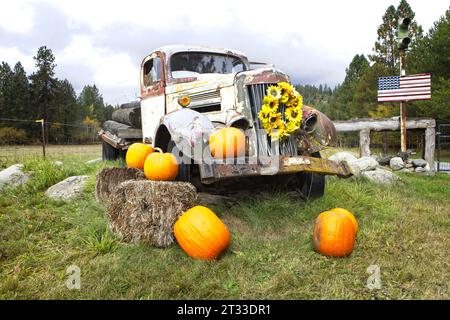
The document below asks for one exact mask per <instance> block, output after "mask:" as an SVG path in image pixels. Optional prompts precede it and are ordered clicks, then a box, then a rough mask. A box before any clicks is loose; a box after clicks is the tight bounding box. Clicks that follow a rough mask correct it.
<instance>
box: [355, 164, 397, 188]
mask: <svg viewBox="0 0 450 320" xmlns="http://www.w3.org/2000/svg"><path fill="white" fill-rule="evenodd" d="M362 176H363V177H364V178H366V179H368V180H370V181H372V182H375V183H378V184H384V185H391V184H393V183H395V182H398V181H401V179H400V177H398V176H397V175H395V174H394V173H393V172H392V171H389V170H386V169H382V168H377V169H375V170H372V171H364V172H363V173H362Z"/></svg>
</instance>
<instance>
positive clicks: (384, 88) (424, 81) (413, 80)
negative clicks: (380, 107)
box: [378, 73, 431, 102]
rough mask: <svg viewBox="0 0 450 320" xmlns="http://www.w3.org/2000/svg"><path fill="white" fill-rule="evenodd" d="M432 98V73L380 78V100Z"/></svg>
mask: <svg viewBox="0 0 450 320" xmlns="http://www.w3.org/2000/svg"><path fill="white" fill-rule="evenodd" d="M412 100H431V74H429V73H420V74H411V75H408V76H402V77H400V76H394V77H380V78H378V102H396V101H412Z"/></svg>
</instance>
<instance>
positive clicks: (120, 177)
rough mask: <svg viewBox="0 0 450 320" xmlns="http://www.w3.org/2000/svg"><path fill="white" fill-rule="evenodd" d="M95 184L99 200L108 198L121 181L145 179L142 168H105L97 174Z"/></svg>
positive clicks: (96, 195) (96, 196)
mask: <svg viewBox="0 0 450 320" xmlns="http://www.w3.org/2000/svg"><path fill="white" fill-rule="evenodd" d="M96 178H97V179H96V180H97V181H96V184H95V198H96V199H97V201H99V202H100V201H106V200H108V198H109V196H110V195H111V194H115V191H116V189H117V187H118V186H119V184H120V183H122V182H124V181H127V180H144V179H145V176H144V173H143V172H142V171H141V170H138V169H133V168H105V169H103V170H102V171H100V172H99V173H98V174H97V177H96Z"/></svg>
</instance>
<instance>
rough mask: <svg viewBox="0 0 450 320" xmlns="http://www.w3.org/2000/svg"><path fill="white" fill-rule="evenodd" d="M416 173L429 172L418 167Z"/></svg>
mask: <svg viewBox="0 0 450 320" xmlns="http://www.w3.org/2000/svg"><path fill="white" fill-rule="evenodd" d="M415 172H417V173H421V172H427V170H425V168H422V167H417V168H416V170H415Z"/></svg>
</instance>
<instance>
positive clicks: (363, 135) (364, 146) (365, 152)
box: [359, 129, 370, 157]
mask: <svg viewBox="0 0 450 320" xmlns="http://www.w3.org/2000/svg"><path fill="white" fill-rule="evenodd" d="M359 155H360V156H361V157H369V156H370V130H368V129H363V130H361V131H359Z"/></svg>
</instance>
